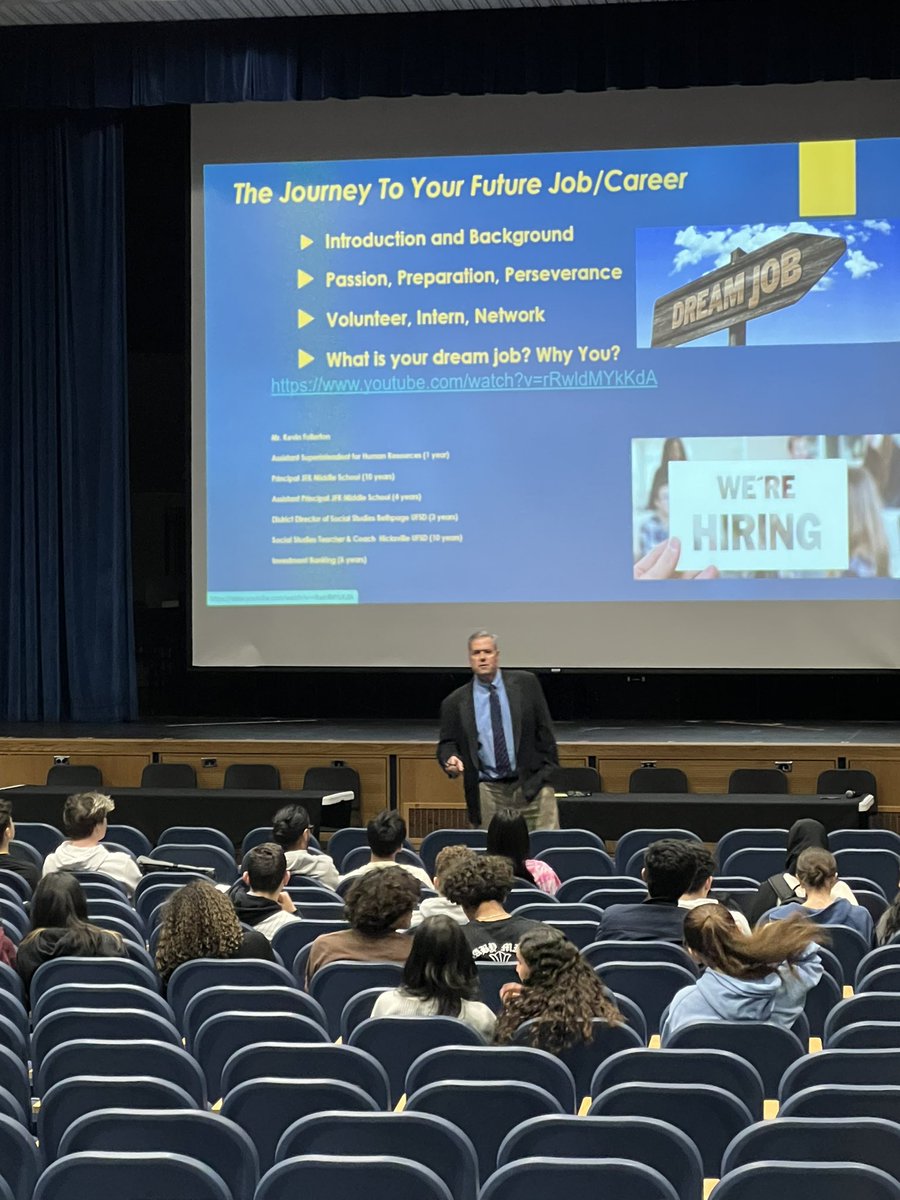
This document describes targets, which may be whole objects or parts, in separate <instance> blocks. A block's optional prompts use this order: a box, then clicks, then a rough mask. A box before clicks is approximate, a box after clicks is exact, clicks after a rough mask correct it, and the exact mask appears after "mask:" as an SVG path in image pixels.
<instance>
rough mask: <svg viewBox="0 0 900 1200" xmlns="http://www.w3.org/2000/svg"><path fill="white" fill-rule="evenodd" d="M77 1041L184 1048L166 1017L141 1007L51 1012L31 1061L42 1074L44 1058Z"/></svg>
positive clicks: (40, 1026) (38, 1028) (38, 1031)
mask: <svg viewBox="0 0 900 1200" xmlns="http://www.w3.org/2000/svg"><path fill="white" fill-rule="evenodd" d="M76 1038H106V1039H109V1040H112V1041H121V1040H125V1041H134V1040H149V1041H151V1042H168V1043H169V1044H170V1045H172V1046H180V1045H181V1038H180V1037H179V1036H178V1030H177V1029H176V1028H175V1026H174V1025H172V1024H171V1023H170V1022H169V1021H168V1020H166V1018H165V1017H161V1016H159V1015H158V1014H156V1013H152V1012H146V1011H144V1010H142V1009H139V1008H104V1009H98V1008H66V1009H63V1010H62V1011H60V1012H52V1013H48V1014H47V1016H46V1017H42V1018H41V1020H40V1021H39V1022H38V1023H37V1025H35V1027H34V1031H33V1032H32V1035H31V1061H32V1064H33V1066H34V1070H35V1072H37V1073H40V1069H41V1063H42V1062H43V1060H44V1056H45V1055H47V1054H49V1052H50V1051H51V1050H52V1049H53V1048H54V1047H55V1046H60V1045H62V1043H63V1042H70V1041H73V1040H74V1039H76Z"/></svg>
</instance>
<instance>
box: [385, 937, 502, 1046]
mask: <svg viewBox="0 0 900 1200" xmlns="http://www.w3.org/2000/svg"><path fill="white" fill-rule="evenodd" d="M411 941H412V946H411V947H410V951H409V958H407V960H406V963H405V965H404V967H403V983H402V984H401V986H400V987H398V988H391V989H390V990H389V991H386V992H382V993H381V995H380V996H379V997H378V999H377V1000H376V1001H375V1007H374V1008H373V1009H372V1016H373V1017H457V1018H458V1019H459V1020H460V1021H463V1022H464V1023H465V1024H466V1025H471V1026H472V1028H473V1029H475V1030H477V1031H478V1033H480V1034H481V1035H482V1036H483V1037H485V1038H488V1039H490V1037H491V1036H492V1034H493V1032H494V1014H493V1013H492V1012H491V1010H490V1009H489V1008H488V1006H487V1005H486V1004H484V1003H482V1001H481V1000H477V999H475V997H476V996H478V994H479V991H478V972H477V971H476V969H475V962H474V960H473V958H472V951H471V950H470V949H469V943H468V942H467V941H466V938H465V934H464V933H463V931H462V928H461V927H460V925H458V924H457V922H456V921H454V920H453V919H452V918H451V917H430V918H429V919H428V920H427V921H424V922H423V923H422V924H421V925H420V926H419V928H418V929H417V930H416V932H415V934H414V935H413V937H412V939H411Z"/></svg>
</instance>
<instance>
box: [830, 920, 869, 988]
mask: <svg viewBox="0 0 900 1200" xmlns="http://www.w3.org/2000/svg"><path fill="white" fill-rule="evenodd" d="M825 928H826V929H827V933H828V944H829V946H830V948H831V952H832V954H834V955H835V957H836V958H837V960H838V961H839V962H840V964H841V969H842V970H843V972H844V979H845V980H846V981H847V983H849V982H850V980H851V979H855V978H856V970H857V968H858V967H859V964H860V963H861V962H862V960H863V959H864V958H865V956H866V955H867V954H868V953H869V951H870V950H871V948H872V947H871V946H870V944H869V942H868V940H867V939H866V938H864V937H863V935H862V934H861V933H860V932H859V931H858V930H856V929H851V928H850V926H849V925H828V926H826V927H825Z"/></svg>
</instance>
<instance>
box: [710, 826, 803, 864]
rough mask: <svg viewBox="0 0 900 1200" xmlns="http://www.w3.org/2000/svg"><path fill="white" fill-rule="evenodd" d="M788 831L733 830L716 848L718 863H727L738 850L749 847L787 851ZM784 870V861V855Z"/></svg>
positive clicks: (721, 838)
mask: <svg viewBox="0 0 900 1200" xmlns="http://www.w3.org/2000/svg"><path fill="white" fill-rule="evenodd" d="M787 844H788V831H787V830H786V829H732V830H731V831H730V832H729V833H725V834H723V835H722V836H721V837H720V838H719V843H718V845H717V846H716V862H717V863H719V864H720V869H721V864H722V863H723V862H727V860H728V858H729V857H730V856H731V855H732V854H735V853H736V852H737V851H738V850H744V849H746V848H747V847H748V846H762V847H766V848H768V849H770V850H781V851H786V850H787ZM781 865H782V870H783V869H784V861H783V855H782V864H781Z"/></svg>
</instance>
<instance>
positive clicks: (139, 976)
mask: <svg viewBox="0 0 900 1200" xmlns="http://www.w3.org/2000/svg"><path fill="white" fill-rule="evenodd" d="M70 983H107V984H120V983H125V984H128V983H130V984H134V985H135V986H137V987H143V988H149V989H150V991H154V992H158V991H159V979H158V977H157V976H156V975H155V974H154V973H153V971H151V970H150V969H149V967H145V966H144V965H143V964H142V963H138V962H132V961H131V960H130V959H128V958H79V957H78V956H76V955H72V956H70V957H65V958H51V959H49V960H48V961H47V962H45V963H41V965H40V966H39V967H38V969H37V970H36V971H35V973H34V975H33V976H32V977H31V988H30V991H31V1003H32V1006H34V1005H35V1004H37V1002H38V1000H40V998H41V996H42V995H43V994H44V992H48V991H49V990H50V988H52V987H64V986H68V985H69V984H70Z"/></svg>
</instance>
